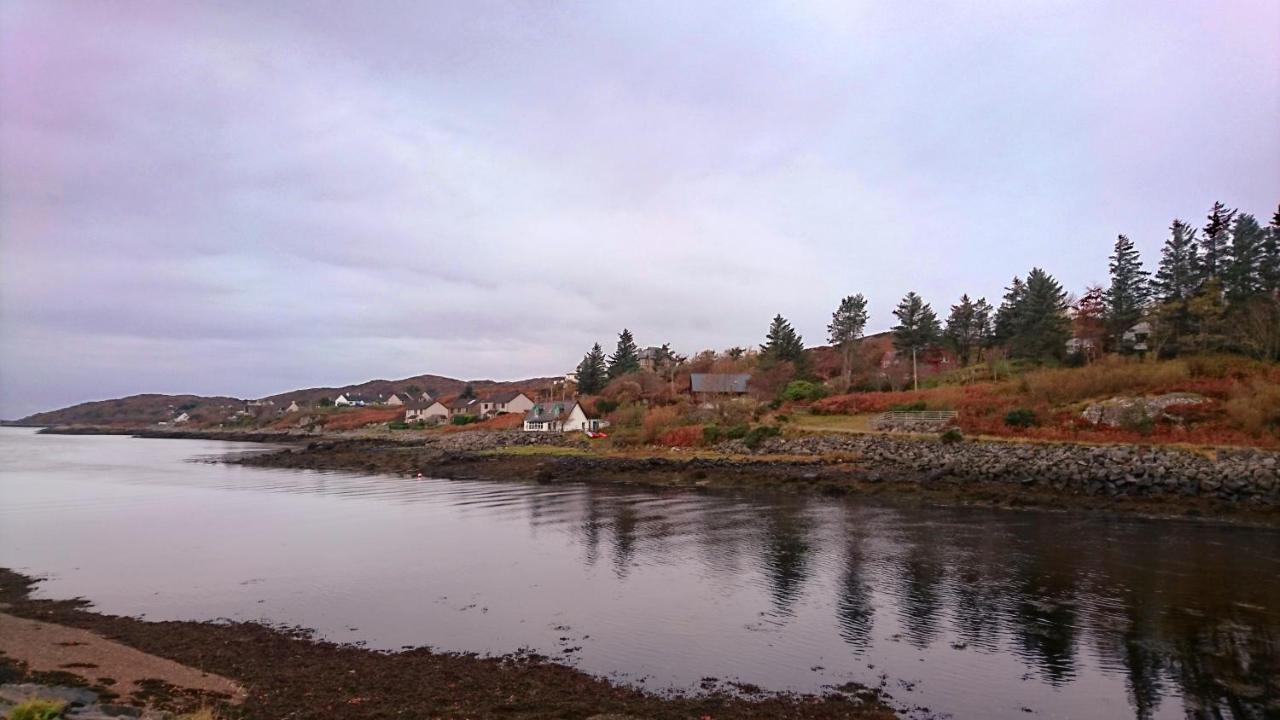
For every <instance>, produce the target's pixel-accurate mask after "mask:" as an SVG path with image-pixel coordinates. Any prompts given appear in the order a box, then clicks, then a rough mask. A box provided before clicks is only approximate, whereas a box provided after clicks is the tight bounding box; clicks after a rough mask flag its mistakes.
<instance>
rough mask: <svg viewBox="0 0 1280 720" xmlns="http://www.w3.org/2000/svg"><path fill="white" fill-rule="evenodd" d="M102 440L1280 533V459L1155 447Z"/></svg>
mask: <svg viewBox="0 0 1280 720" xmlns="http://www.w3.org/2000/svg"><path fill="white" fill-rule="evenodd" d="M95 430H99V429H97V428H89V427H79V428H46V429H45V430H42V431H41V432H46V433H50V434H103V433H100V432H95ZM110 430H111V431H112V432H109V433H106V434H128V435H133V436H136V437H141V438H183V439H211V440H230V441H238V442H259V443H274V444H278V445H282V446H283V447H281V448H278V449H273V450H268V451H264V452H258V453H253V454H250V455H238V456H237V455H232V456H228V457H227V458H225V459H223V460H222V461H223V462H228V463H232V464H241V465H246V466H253V467H267V468H282V469H304V470H321V471H344V472H359V473H370V474H378V475H390V476H397V477H408V478H412V477H416V476H417V475H418V474H419V473H421V474H423V475H424V476H429V477H437V478H442V479H450V480H466V479H470V480H493V481H524V482H539V483H554V482H584V483H599V484H620V485H631V486H642V487H652V488H658V489H672V488H683V489H689V490H732V491H740V492H752V491H755V492H774V493H777V492H781V493H801V494H810V495H820V496H827V497H833V498H841V497H859V496H869V497H883V498H894V499H904V500H908V501H912V502H927V503H933V504H950V505H978V506H985V507H1002V508H1018V509H1042V510H1068V509H1075V510H1088V511H1099V512H1109V513H1114V514H1120V515H1136V516H1141V517H1152V518H1164V519H1172V518H1187V517H1191V518H1201V519H1204V518H1208V519H1214V520H1222V521H1227V522H1234V523H1246V524H1258V525H1266V526H1280V453H1276V452H1271V451H1265V450H1257V449H1246V448H1238V449H1237V448H1232V449H1226V448H1223V449H1217V450H1215V451H1210V452H1204V451H1201V452H1197V451H1194V450H1188V449H1185V448H1169V447H1159V446H1139V445H1113V446H1097V445H1086V444H1070V443H1034V442H1007V441H987V440H965V441H963V442H962V443H957V444H951V445H948V444H944V443H941V442H939V441H938V440H937V439H936V438H932V437H921V436H907V435H901V436H890V435H883V434H875V435H845V434H829V433H825V434H824V433H803V434H799V433H789V434H787V435H784V436H783V437H780V438H773V439H770V440H768V441H767V442H766V443H765V444H764V445H763V446H762V447H761V448H760V449H759V450H757V451H754V452H753V451H751V450H748V449H746V448H745V447H743V446H741V443H740V442H738V441H730V442H726V443H721V444H720V445H719V446H717V447H716V448H714V449H700V450H695V449H687V448H686V449H664V448H651V447H644V448H632V449H626V450H611V449H607V448H604V447H601V446H600V445H593V444H589V443H588V442H587V441H586V440H585V439H583V438H581V437H579V436H576V435H572V436H570V435H549V434H542V433H524V432H521V431H470V432H455V433H431V434H428V435H417V434H415V435H409V436H405V437H395V436H393V435H391V434H387V433H384V434H371V433H356V434H338V435H299V434H296V433H285V432H237V431H201V430H171V429H164V430H161V429H143V430H136V429H135V430H125V429H117V428H112V429H110Z"/></svg>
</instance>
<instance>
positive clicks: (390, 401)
mask: <svg viewBox="0 0 1280 720" xmlns="http://www.w3.org/2000/svg"><path fill="white" fill-rule="evenodd" d="M412 400H413V396H412V395H410V394H409V393H398V392H396V393H391V394H390V395H388V396H387V399H386V401H385V404H387V405H394V406H396V407H399V406H401V405H404V404H405V403H407V402H411V401H412Z"/></svg>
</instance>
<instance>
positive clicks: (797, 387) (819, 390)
mask: <svg viewBox="0 0 1280 720" xmlns="http://www.w3.org/2000/svg"><path fill="white" fill-rule="evenodd" d="M826 396H827V388H826V387H825V386H823V385H822V384H821V383H815V382H809V381H808V380H792V381H791V382H789V383H787V387H786V388H784V389H783V390H782V399H783V400H791V401H797V400H803V401H812V400H821V399H822V398H824V397H826Z"/></svg>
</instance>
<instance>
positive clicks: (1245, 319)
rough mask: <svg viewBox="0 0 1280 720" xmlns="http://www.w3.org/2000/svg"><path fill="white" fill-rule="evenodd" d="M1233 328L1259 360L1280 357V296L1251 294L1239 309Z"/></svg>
mask: <svg viewBox="0 0 1280 720" xmlns="http://www.w3.org/2000/svg"><path fill="white" fill-rule="evenodd" d="M1231 329H1232V334H1233V335H1235V338H1236V342H1237V343H1238V344H1239V345H1240V347H1241V348H1242V349H1243V350H1244V351H1245V352H1247V353H1249V354H1250V355H1252V356H1253V357H1255V358H1257V359H1259V360H1269V361H1272V362H1275V361H1280V299H1277V298H1275V297H1270V296H1266V295H1255V296H1254V297H1252V298H1249V300H1247V301H1246V302H1245V304H1244V307H1243V308H1241V309H1240V311H1239V312H1237V313H1235V316H1234V318H1233V320H1232V328H1231Z"/></svg>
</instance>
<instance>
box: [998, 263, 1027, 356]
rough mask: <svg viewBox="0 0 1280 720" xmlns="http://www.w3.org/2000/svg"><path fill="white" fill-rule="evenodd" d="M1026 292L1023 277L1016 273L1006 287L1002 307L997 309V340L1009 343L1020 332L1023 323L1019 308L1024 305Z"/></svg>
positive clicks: (1005, 343)
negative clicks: (1019, 316) (1023, 300)
mask: <svg viewBox="0 0 1280 720" xmlns="http://www.w3.org/2000/svg"><path fill="white" fill-rule="evenodd" d="M1026 292H1027V286H1026V284H1025V283H1023V282H1022V278H1020V277H1018V276H1017V275H1014V276H1013V282H1011V283H1009V287H1007V288H1005V289H1004V298H1003V300H1002V301H1001V303H1000V308H999V309H997V310H996V317H995V328H994V333H993V335H994V337H993V340H994V341H995V342H997V343H1000V344H1003V345H1008V344H1009V341H1011V340H1012V339H1013V337H1014V336H1015V335H1017V334H1018V328H1019V327H1021V324H1022V323H1021V320H1020V319H1019V318H1018V309H1019V308H1020V307H1021V306H1022V299H1023V296H1024V295H1025V294H1026Z"/></svg>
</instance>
